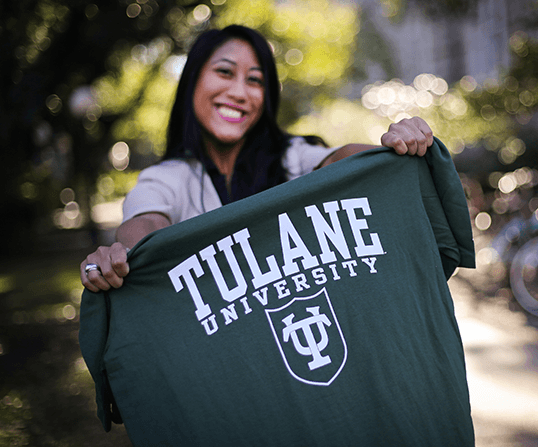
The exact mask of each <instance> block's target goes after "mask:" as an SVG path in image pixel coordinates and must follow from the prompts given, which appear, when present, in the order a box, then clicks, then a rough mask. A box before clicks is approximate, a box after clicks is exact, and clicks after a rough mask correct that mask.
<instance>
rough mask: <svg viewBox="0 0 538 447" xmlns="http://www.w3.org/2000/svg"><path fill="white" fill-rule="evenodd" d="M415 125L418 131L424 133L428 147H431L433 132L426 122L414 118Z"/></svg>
mask: <svg viewBox="0 0 538 447" xmlns="http://www.w3.org/2000/svg"><path fill="white" fill-rule="evenodd" d="M414 124H415V126H416V127H417V129H418V130H419V131H420V132H422V134H423V135H424V137H425V138H426V147H430V146H431V145H432V144H433V131H432V129H431V127H430V126H429V125H428V123H427V122H426V121H424V120H423V119H422V118H419V117H418V116H416V117H414Z"/></svg>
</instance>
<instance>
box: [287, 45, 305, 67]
mask: <svg viewBox="0 0 538 447" xmlns="http://www.w3.org/2000/svg"><path fill="white" fill-rule="evenodd" d="M285 59H286V62H287V63H288V64H289V65H299V64H300V63H301V62H302V61H303V52H302V51H301V50H298V49H297V48H292V49H291V50H288V52H287V53H286V56H285Z"/></svg>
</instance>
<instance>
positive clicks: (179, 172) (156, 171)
mask: <svg viewBox="0 0 538 447" xmlns="http://www.w3.org/2000/svg"><path fill="white" fill-rule="evenodd" d="M199 166H200V162H199V161H198V160H195V159H188V160H183V159H171V160H165V161H161V162H160V163H157V164H155V165H153V166H149V167H147V168H145V169H143V170H142V171H140V174H139V176H138V181H139V182H140V181H152V180H154V181H159V182H163V183H168V182H170V181H174V182H177V181H179V180H181V179H184V178H185V177H186V176H191V175H199V174H200V173H199V172H198V171H199Z"/></svg>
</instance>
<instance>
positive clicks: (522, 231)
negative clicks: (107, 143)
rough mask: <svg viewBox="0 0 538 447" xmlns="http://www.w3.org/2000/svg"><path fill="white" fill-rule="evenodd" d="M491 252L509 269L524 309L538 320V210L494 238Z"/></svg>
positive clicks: (515, 296)
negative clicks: (493, 251) (537, 317)
mask: <svg viewBox="0 0 538 447" xmlns="http://www.w3.org/2000/svg"><path fill="white" fill-rule="evenodd" d="M491 248H493V249H494V250H495V252H496V253H497V255H498V256H499V260H500V261H501V262H503V263H504V264H505V265H506V266H507V267H508V269H509V270H508V271H507V274H508V275H509V278H508V279H509V282H510V288H511V290H512V293H513V295H514V298H515V299H516V301H517V302H518V303H519V304H520V306H521V307H523V309H525V310H526V311H527V312H529V313H530V314H532V315H535V316H538V210H537V211H535V212H534V213H533V214H532V215H531V217H530V218H529V219H524V218H521V217H515V218H514V219H512V220H510V222H508V223H507V224H506V225H505V226H504V227H503V228H502V229H501V231H500V232H499V233H498V234H497V235H496V236H495V237H494V238H493V240H492V242H491Z"/></svg>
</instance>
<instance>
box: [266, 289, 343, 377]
mask: <svg viewBox="0 0 538 447" xmlns="http://www.w3.org/2000/svg"><path fill="white" fill-rule="evenodd" d="M265 314H266V315H267V319H268V320H269V325H270V326H271V330H272V331H273V336H274V337H275V340H276V343H277V345H278V348H279V350H280V354H281V355H282V359H283V360H284V364H285V365H286V368H287V369H288V371H289V372H290V374H291V375H292V376H293V377H295V378H296V379H297V380H299V381H301V382H304V383H307V384H309V385H320V386H329V385H330V384H331V383H332V382H333V381H334V380H335V379H336V377H338V374H340V371H342V369H343V368H344V365H345V363H346V359H347V345H346V341H345V339H344V334H343V333H342V329H341V328H340V324H339V323H338V319H337V318H336V314H335V313H334V309H333V306H332V303H331V300H330V299H329V295H328V294H327V289H326V288H323V289H321V290H320V291H319V292H318V293H316V294H315V295H312V296H306V297H295V298H293V299H292V300H291V301H290V302H289V303H287V304H285V305H284V306H282V307H279V308H277V309H266V310H265Z"/></svg>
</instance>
